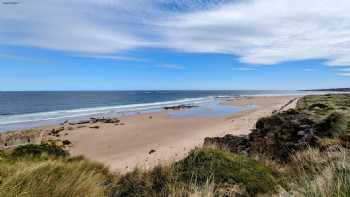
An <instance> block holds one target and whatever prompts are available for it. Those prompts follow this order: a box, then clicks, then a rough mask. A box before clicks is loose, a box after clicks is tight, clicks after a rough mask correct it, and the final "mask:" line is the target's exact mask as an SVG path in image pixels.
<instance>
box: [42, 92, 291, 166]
mask: <svg viewBox="0 0 350 197" xmlns="http://www.w3.org/2000/svg"><path fill="white" fill-rule="evenodd" d="M294 98H298V96H258V97H251V96H249V97H242V98H240V99H235V100H230V101H225V102H223V103H222V104H223V105H229V106H247V105H252V104H253V105H256V108H254V109H249V110H244V111H240V112H236V113H233V114H230V115H226V116H223V117H176V118H174V117H170V116H169V115H168V113H167V112H166V111H160V112H151V113H142V114H137V115H131V116H124V117H118V119H120V124H107V123H101V122H98V123H94V124H90V123H89V124H86V125H65V126H63V127H64V130H63V131H62V132H61V133H60V135H59V137H55V136H50V135H48V133H49V132H50V131H51V130H52V129H55V128H56V129H57V128H59V127H62V125H60V126H59V125H54V126H48V127H40V128H39V129H40V130H42V136H43V138H44V139H45V140H49V139H52V140H55V139H57V140H60V141H64V140H67V141H69V142H70V143H72V144H71V145H69V146H67V150H68V151H69V152H70V153H71V155H73V156H78V155H83V156H85V157H87V158H89V159H91V160H94V161H99V162H102V163H104V164H106V165H107V166H109V167H110V168H111V170H114V171H119V172H121V173H125V172H128V171H130V170H132V169H133V168H135V167H139V168H142V169H151V168H153V167H154V166H156V165H157V164H163V163H168V162H172V161H176V160H179V159H182V158H184V157H185V156H186V155H187V153H188V152H189V151H190V150H191V149H193V148H195V147H196V146H201V145H202V144H203V142H204V138H205V137H216V136H224V135H226V134H234V135H241V134H248V133H249V132H250V129H252V127H253V126H254V124H255V122H256V120H257V119H258V118H260V117H264V116H267V115H270V114H271V113H272V112H273V111H275V110H279V109H280V108H281V107H282V106H284V105H286V103H288V102H289V101H290V100H292V99H294ZM295 103H296V100H295V101H294V102H293V103H290V104H289V105H288V106H286V109H288V108H293V107H294V106H295Z"/></svg>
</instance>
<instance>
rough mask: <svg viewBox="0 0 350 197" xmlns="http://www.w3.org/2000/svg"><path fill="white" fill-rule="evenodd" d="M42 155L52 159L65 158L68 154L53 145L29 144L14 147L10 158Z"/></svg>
mask: <svg viewBox="0 0 350 197" xmlns="http://www.w3.org/2000/svg"><path fill="white" fill-rule="evenodd" d="M42 155H47V156H53V157H66V156H68V152H67V151H65V150H63V149H62V148H61V147H59V146H56V145H53V144H40V145H36V144H29V145H23V146H18V147H16V148H15V149H14V150H13V151H12V153H11V156H12V157H14V158H21V157H26V156H30V157H39V156H42Z"/></svg>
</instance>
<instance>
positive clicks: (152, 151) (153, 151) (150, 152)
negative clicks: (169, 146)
mask: <svg viewBox="0 0 350 197" xmlns="http://www.w3.org/2000/svg"><path fill="white" fill-rule="evenodd" d="M155 152H156V150H154V149H152V150H150V151H149V152H148V154H153V153H155Z"/></svg>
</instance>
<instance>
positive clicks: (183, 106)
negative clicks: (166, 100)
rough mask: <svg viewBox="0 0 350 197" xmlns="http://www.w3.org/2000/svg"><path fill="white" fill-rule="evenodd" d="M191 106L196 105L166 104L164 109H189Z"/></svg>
mask: <svg viewBox="0 0 350 197" xmlns="http://www.w3.org/2000/svg"><path fill="white" fill-rule="evenodd" d="M193 107H198V106H196V105H175V106H166V107H164V109H165V110H181V109H189V108H193Z"/></svg>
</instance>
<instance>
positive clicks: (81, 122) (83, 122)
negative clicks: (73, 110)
mask: <svg viewBox="0 0 350 197" xmlns="http://www.w3.org/2000/svg"><path fill="white" fill-rule="evenodd" d="M88 123H90V121H88V120H83V121H79V122H77V123H76V124H88Z"/></svg>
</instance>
